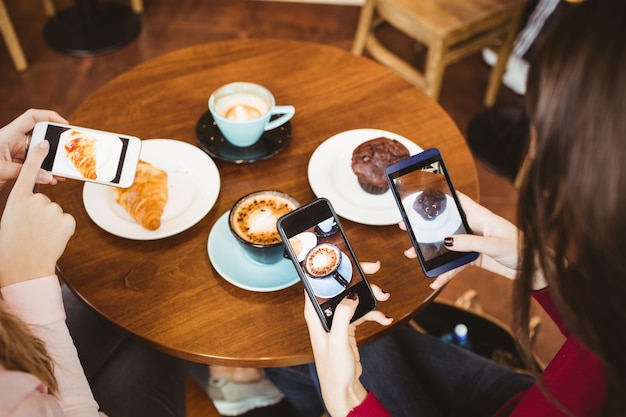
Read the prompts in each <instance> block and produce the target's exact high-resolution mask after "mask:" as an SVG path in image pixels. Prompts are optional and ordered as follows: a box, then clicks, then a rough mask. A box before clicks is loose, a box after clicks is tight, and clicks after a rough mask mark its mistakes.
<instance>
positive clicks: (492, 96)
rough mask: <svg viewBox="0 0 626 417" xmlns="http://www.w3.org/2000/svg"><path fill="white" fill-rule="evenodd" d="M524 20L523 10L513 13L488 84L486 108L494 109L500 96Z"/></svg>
mask: <svg viewBox="0 0 626 417" xmlns="http://www.w3.org/2000/svg"><path fill="white" fill-rule="evenodd" d="M521 18H522V9H521V8H520V9H518V10H517V11H516V12H515V13H513V15H512V17H511V23H510V25H509V31H508V32H507V34H506V38H505V39H504V41H503V42H502V45H501V46H500V50H499V51H498V61H497V62H496V64H495V65H494V66H493V69H492V70H491V74H490V76H489V83H488V84H487V92H486V93H485V101H484V103H485V106H486V107H493V105H494V104H495V102H496V98H497V96H498V90H499V89H500V83H501V82H502V76H503V75H504V71H505V70H506V64H507V61H508V60H509V56H510V55H511V51H512V50H513V43H514V42H515V37H516V35H517V31H518V29H519V25H520V23H521Z"/></svg>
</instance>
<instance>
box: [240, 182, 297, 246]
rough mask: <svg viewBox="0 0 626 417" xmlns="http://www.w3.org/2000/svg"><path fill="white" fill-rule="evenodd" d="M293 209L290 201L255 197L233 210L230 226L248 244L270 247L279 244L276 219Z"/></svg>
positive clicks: (267, 196) (264, 195)
mask: <svg viewBox="0 0 626 417" xmlns="http://www.w3.org/2000/svg"><path fill="white" fill-rule="evenodd" d="M295 208H296V206H295V204H294V203H293V202H292V201H290V200H288V199H286V198H283V197H280V196H277V195H273V194H261V195H255V196H252V197H250V198H248V199H245V200H243V201H242V202H240V203H239V204H238V206H237V207H236V208H235V209H234V210H235V213H234V217H233V224H232V226H233V228H234V230H235V232H236V233H237V235H238V236H239V237H241V238H242V239H244V240H246V241H248V242H251V243H254V244H260V245H271V244H274V243H278V242H280V235H279V234H278V230H277V229H276V222H277V221H278V218H279V217H280V216H282V215H283V214H287V213H289V212H290V211H292V210H293V209H295Z"/></svg>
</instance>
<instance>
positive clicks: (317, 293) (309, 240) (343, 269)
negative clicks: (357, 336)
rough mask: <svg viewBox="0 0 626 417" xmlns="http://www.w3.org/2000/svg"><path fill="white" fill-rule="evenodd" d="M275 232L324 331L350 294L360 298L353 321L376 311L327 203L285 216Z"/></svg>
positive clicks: (346, 239)
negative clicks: (371, 311)
mask: <svg viewBox="0 0 626 417" xmlns="http://www.w3.org/2000/svg"><path fill="white" fill-rule="evenodd" d="M277 229H278V232H279V234H280V236H281V239H282V241H283V244H284V246H285V249H286V252H287V255H288V256H289V258H290V259H291V261H292V262H293V264H294V266H295V268H296V271H297V272H298V276H299V277H300V280H301V281H302V284H303V285H304V288H305V289H306V292H307V294H308V296H309V298H310V299H311V301H312V302H313V306H314V307H315V310H316V311H317V315H318V316H319V318H320V320H321V321H322V325H323V326H324V328H325V329H326V331H330V328H331V325H332V321H333V316H334V314H335V308H336V307H337V305H338V304H339V303H340V302H341V300H343V299H344V298H345V297H346V296H347V295H348V294H350V293H356V294H357V295H358V297H359V305H358V307H357V310H356V312H355V313H354V316H353V317H352V321H354V320H356V319H358V318H359V317H362V316H363V315H364V314H365V313H367V312H368V311H370V310H373V309H374V308H376V299H375V298H374V294H373V293H372V290H371V288H370V285H369V283H368V282H367V280H366V279H365V275H364V274H363V271H362V270H361V265H360V264H359V262H358V261H357V258H356V256H355V254H354V251H353V250H352V247H351V246H350V243H349V242H348V238H347V237H346V234H345V232H344V230H343V228H342V227H341V223H340V222H339V219H338V218H337V215H336V214H335V210H334V209H333V207H332V205H331V204H330V201H328V200H327V199H325V198H320V199H317V200H315V201H313V202H311V203H309V204H307V205H305V206H302V207H300V208H297V209H295V210H294V211H292V212H290V213H287V214H285V215H284V216H282V217H281V218H280V219H278V223H277Z"/></svg>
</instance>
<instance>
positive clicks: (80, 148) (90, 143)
mask: <svg viewBox="0 0 626 417" xmlns="http://www.w3.org/2000/svg"><path fill="white" fill-rule="evenodd" d="M44 140H47V141H48V142H49V143H50V151H48V156H47V157H46V159H44V161H43V163H42V165H41V168H43V169H44V170H46V171H49V172H51V173H52V174H54V175H57V176H60V177H64V178H72V179H78V180H82V181H88V182H95V183H99V184H105V185H110V186H114V187H120V188H128V187H130V186H131V185H132V184H133V182H134V181H135V174H136V172H137V163H138V162H139V154H140V152H141V140H140V139H139V138H137V137H135V136H130V135H122V134H118V133H112V132H105V131H102V130H95V129H88V128H85V127H78V126H71V125H65V124H60V123H52V122H38V123H36V124H35V127H34V128H33V133H32V137H31V140H30V146H29V149H30V148H33V147H34V146H36V145H37V144H38V143H40V142H42V141H44Z"/></svg>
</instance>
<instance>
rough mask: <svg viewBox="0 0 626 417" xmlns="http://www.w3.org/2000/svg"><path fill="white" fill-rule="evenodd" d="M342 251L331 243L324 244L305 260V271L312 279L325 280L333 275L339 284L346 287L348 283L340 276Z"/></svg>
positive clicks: (315, 248) (312, 251)
mask: <svg viewBox="0 0 626 417" xmlns="http://www.w3.org/2000/svg"><path fill="white" fill-rule="evenodd" d="M339 265H341V251H340V250H339V248H338V247H337V246H335V245H333V244H331V243H322V244H320V245H317V246H316V247H314V248H313V249H311V250H310V251H309V253H308V254H307V255H306V257H305V258H304V270H305V271H306V273H307V274H308V275H309V276H310V277H311V278H325V277H328V276H329V275H332V276H333V278H335V280H337V282H339V283H340V284H341V285H342V286H344V287H346V286H347V285H348V281H346V279H345V278H344V277H342V276H341V274H339V272H338V270H339Z"/></svg>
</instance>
